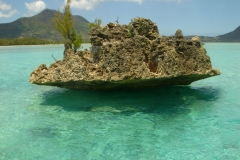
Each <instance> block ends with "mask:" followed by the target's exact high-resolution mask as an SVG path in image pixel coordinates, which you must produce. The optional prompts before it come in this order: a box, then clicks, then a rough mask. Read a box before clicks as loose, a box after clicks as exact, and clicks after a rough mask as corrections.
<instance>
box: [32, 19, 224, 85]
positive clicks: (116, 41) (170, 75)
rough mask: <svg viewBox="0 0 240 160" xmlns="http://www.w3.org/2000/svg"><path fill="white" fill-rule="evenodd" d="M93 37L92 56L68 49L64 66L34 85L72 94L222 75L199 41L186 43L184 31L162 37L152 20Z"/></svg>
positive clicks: (35, 77)
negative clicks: (61, 89)
mask: <svg viewBox="0 0 240 160" xmlns="http://www.w3.org/2000/svg"><path fill="white" fill-rule="evenodd" d="M90 36H91V43H92V47H91V50H90V51H89V50H84V51H78V52H76V53H74V52H73V50H72V49H71V48H69V47H67V48H66V49H65V51H64V58H63V60H61V61H57V62H55V63H53V64H51V65H50V66H49V67H47V66H46V65H45V64H41V65H40V66H39V67H38V68H37V69H36V70H34V71H33V72H32V73H31V77H30V82H31V83H34V84H39V85H50V86H58V87H63V88H68V89H110V88H141V87H149V86H159V85H189V84H191V83H192V82H194V81H197V80H200V79H204V78H208V77H212V76H215V75H219V74H220V71H219V70H217V69H213V68H212V65H211V60H210V57H209V56H208V55H207V54H206V53H207V52H206V50H205V48H203V46H202V43H201V41H200V39H199V38H198V37H193V39H192V40H186V39H184V37H183V34H182V31H181V30H177V31H176V33H175V36H173V37H166V36H160V35H159V32H158V27H157V25H156V24H155V23H153V22H152V21H151V20H149V19H144V18H135V19H134V21H132V22H131V23H129V25H119V24H114V23H109V24H108V25H107V26H105V27H103V28H102V27H95V28H93V29H92V30H91V31H90Z"/></svg>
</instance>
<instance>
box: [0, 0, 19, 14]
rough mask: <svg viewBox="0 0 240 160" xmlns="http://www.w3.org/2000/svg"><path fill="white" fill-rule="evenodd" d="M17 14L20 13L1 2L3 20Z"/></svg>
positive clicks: (0, 11)
mask: <svg viewBox="0 0 240 160" xmlns="http://www.w3.org/2000/svg"><path fill="white" fill-rule="evenodd" d="M16 13H18V11H17V10H13V9H12V6H11V5H9V4H6V3H4V2H2V0H0V17H1V18H9V17H12V16H13V15H14V14H16Z"/></svg>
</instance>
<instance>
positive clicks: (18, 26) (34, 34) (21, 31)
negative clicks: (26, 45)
mask: <svg viewBox="0 0 240 160" xmlns="http://www.w3.org/2000/svg"><path fill="white" fill-rule="evenodd" d="M56 12H57V11H56V10H50V9H45V10H43V11H42V12H41V13H39V14H37V15H35V16H32V17H24V18H19V19H18V20H16V21H14V22H11V23H5V24H0V38H41V39H47V40H53V41H61V40H63V39H62V37H61V36H60V35H59V33H58V32H57V31H56V30H55V29H54V25H53V22H52V19H53V18H54V16H55V13H56ZM73 21H74V28H75V29H76V31H78V32H81V33H82V35H83V39H84V40H88V39H89V36H88V32H89V27H88V24H89V22H88V21H87V20H86V19H85V18H83V17H81V16H73Z"/></svg>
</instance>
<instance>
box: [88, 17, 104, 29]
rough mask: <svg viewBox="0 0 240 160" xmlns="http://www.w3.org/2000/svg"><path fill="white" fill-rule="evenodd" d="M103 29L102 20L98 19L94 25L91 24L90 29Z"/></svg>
mask: <svg viewBox="0 0 240 160" xmlns="http://www.w3.org/2000/svg"><path fill="white" fill-rule="evenodd" d="M97 26H98V27H101V26H102V20H101V19H98V18H96V19H95V21H94V22H93V23H90V24H89V28H90V29H92V28H94V27H97Z"/></svg>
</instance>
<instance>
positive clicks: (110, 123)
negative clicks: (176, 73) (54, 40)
mask: <svg viewBox="0 0 240 160" xmlns="http://www.w3.org/2000/svg"><path fill="white" fill-rule="evenodd" d="M85 47H86V48H88V47H89V45H85ZM205 48H206V49H207V51H208V55H209V56H210V57H211V60H212V64H213V66H214V67H216V68H218V69H220V70H221V72H222V75H220V76H217V77H212V78H209V79H205V80H201V81H198V82H195V83H193V84H191V85H190V86H173V87H159V88H151V89H143V90H123V91H118V90H115V91H71V90H65V89H60V88H56V87H47V86H37V85H33V84H30V83H29V82H28V79H29V74H30V72H31V71H32V70H33V69H35V68H36V67H38V66H39V65H40V64H41V63H46V64H48V65H49V64H50V63H53V62H54V60H53V58H52V54H53V55H54V57H55V58H56V59H61V58H62V54H63V46H62V45H53V46H51V45H49V46H12V47H0V159H1V160H32V159H34V160H42V159H44V160H78V159H92V160H95V159H96V160H101V159H103V160H108V159H109V160H112V159H123V160H125V159H131V160H132V159H133V160H135V159H136V160H139V159H142V160H145V159H147V160H158V159H159V160H170V159H177V160H186V159H188V160H190V159H193V160H195V159H201V160H202V159H207V160H208V159H209V160H211V159H213V160H215V159H221V160H237V159H240V98H239V97H240V85H239V82H240V75H239V71H240V65H239V60H240V44H239V43H206V45H205Z"/></svg>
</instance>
